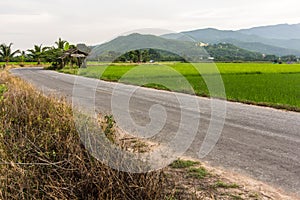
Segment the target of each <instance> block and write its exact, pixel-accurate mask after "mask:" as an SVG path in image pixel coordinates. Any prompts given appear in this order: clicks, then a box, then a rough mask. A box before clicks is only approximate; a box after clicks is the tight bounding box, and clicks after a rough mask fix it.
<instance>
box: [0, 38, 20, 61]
mask: <svg viewBox="0 0 300 200" xmlns="http://www.w3.org/2000/svg"><path fill="white" fill-rule="evenodd" d="M12 45H13V43H10V44H9V45H6V44H1V45H0V56H1V57H2V58H3V59H4V60H5V62H6V65H8V62H9V61H10V60H11V58H13V57H14V56H15V54H17V53H20V50H16V51H14V52H12V49H11V46H12Z"/></svg>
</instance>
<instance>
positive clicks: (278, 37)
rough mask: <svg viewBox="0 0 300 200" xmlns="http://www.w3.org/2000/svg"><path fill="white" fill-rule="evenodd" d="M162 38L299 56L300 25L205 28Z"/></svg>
mask: <svg viewBox="0 0 300 200" xmlns="http://www.w3.org/2000/svg"><path fill="white" fill-rule="evenodd" d="M162 37H164V38H168V39H176V40H184V41H191V40H194V41H197V42H205V43H210V44H216V43H223V42H225V43H231V44H234V45H236V46H238V47H240V48H243V49H247V50H250V51H256V52H261V53H265V54H275V55H278V56H283V55H290V54H294V55H297V56H300V24H293V25H289V24H279V25H271V26H262V27H254V28H250V29H242V30H238V31H232V30H218V29H214V28H207V29H198V30H192V31H184V32H182V33H181V34H167V35H163V36H162Z"/></svg>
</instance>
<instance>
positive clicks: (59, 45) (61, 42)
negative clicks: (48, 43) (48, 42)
mask: <svg viewBox="0 0 300 200" xmlns="http://www.w3.org/2000/svg"><path fill="white" fill-rule="evenodd" d="M65 43H67V41H65V40H62V39H61V38H59V39H58V41H57V42H55V44H56V45H57V48H58V49H64V47H65Z"/></svg>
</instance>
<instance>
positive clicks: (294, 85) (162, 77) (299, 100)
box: [62, 63, 300, 111]
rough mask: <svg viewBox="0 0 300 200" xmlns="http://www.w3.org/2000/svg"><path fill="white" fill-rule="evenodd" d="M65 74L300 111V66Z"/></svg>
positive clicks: (96, 69) (127, 68)
mask: <svg viewBox="0 0 300 200" xmlns="http://www.w3.org/2000/svg"><path fill="white" fill-rule="evenodd" d="M62 71H63V72H65V73H78V74H79V75H82V76H86V77H92V78H100V79H103V80H108V81H120V82H123V83H128V84H135V85H143V86H147V87H153V88H158V89H166V90H171V91H177V92H184V93H195V94H197V95H200V96H213V97H218V98H227V99H228V100H231V101H239V102H244V103H251V104H258V105H266V106H271V107H277V108H284V109H288V110H294V111H299V110H300V64H272V63H193V64H190V63H156V64H136V65H135V64H128V63H126V64H112V65H109V66H107V65H105V64H99V65H98V66H96V65H93V66H89V67H88V68H86V69H80V70H79V71H78V70H76V69H75V70H72V69H68V68H66V69H63V70H62ZM220 78H222V79H220ZM206 83H209V84H208V85H209V86H208V85H207V84H206ZM221 83H222V84H223V83H224V87H225V92H226V95H224V93H222V85H221ZM208 88H212V89H211V90H209V89H208Z"/></svg>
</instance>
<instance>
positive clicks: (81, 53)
mask: <svg viewBox="0 0 300 200" xmlns="http://www.w3.org/2000/svg"><path fill="white" fill-rule="evenodd" d="M89 53H90V49H89V48H88V47H87V46H85V45H83V44H80V45H77V47H76V48H72V49H69V50H66V51H64V53H63V55H62V56H60V57H59V58H58V59H59V61H60V64H61V68H63V67H64V66H65V65H66V64H67V63H68V62H69V61H75V62H76V64H77V65H78V66H79V67H82V68H86V62H85V60H86V58H87V56H88V55H89Z"/></svg>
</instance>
